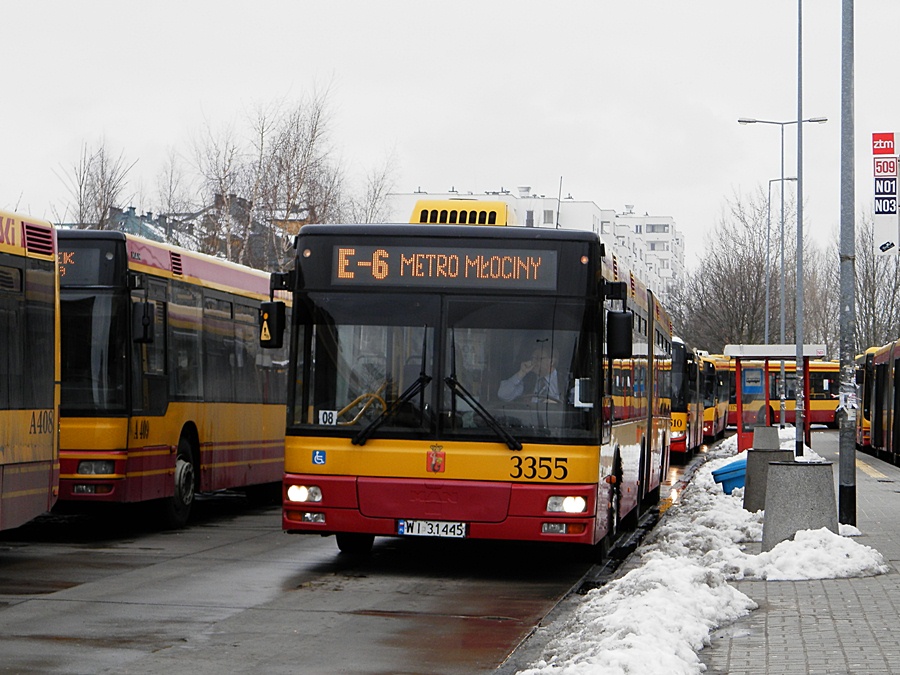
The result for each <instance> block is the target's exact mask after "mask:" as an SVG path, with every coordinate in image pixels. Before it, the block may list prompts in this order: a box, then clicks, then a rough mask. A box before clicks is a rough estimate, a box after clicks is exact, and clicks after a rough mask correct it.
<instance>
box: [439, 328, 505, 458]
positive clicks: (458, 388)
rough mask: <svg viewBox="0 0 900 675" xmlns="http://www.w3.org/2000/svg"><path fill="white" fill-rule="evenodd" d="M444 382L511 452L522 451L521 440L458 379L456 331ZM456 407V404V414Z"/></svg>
mask: <svg viewBox="0 0 900 675" xmlns="http://www.w3.org/2000/svg"><path fill="white" fill-rule="evenodd" d="M444 382H446V384H447V386H448V387H450V389H451V390H452V391H453V393H454V394H456V395H457V396H459V397H460V398H461V399H462V400H463V401H465V402H466V403H468V404H469V405H470V406H472V410H474V411H475V412H477V413H478V414H479V415H480V416H481V419H483V420H484V421H485V422H487V425H488V426H489V427H490V428H491V429H492V430H493V431H494V433H495V434H497V435H498V436H499V437H500V438H501V439H503V442H504V443H506V445H507V447H508V448H509V449H510V450H521V449H522V444H521V443H520V442H519V440H518V439H517V438H516V437H515V436H513V435H512V434H511V433H509V432H508V431H507V430H506V429H504V428H503V427H502V426H501V425H500V422H498V421H497V418H496V417H494V416H493V415H492V414H491V413H490V412H489V411H488V410H487V409H486V408H485V407H484V406H483V405H481V403H479V402H478V400H477V399H476V398H475V397H474V396H472V394H471V393H470V392H469V391H468V390H467V389H466V388H465V387H464V386H462V384H460V382H459V380H457V379H456V331H455V330H452V329H451V331H450V375H449V376H448V377H445V378H444ZM455 408H456V405H455V404H454V412H455Z"/></svg>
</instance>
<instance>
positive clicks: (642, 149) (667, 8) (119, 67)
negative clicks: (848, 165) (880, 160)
mask: <svg viewBox="0 0 900 675" xmlns="http://www.w3.org/2000/svg"><path fill="white" fill-rule="evenodd" d="M840 4H841V3H840V0H830V1H827V2H826V1H825V0H806V2H805V4H804V29H805V30H804V64H805V68H804V106H803V109H804V116H806V117H810V116H825V117H828V118H829V122H828V123H827V124H825V125H806V129H805V136H804V139H805V141H804V156H805V160H806V161H805V163H804V164H805V182H804V193H805V196H806V215H807V219H808V230H807V232H808V233H809V234H810V236H813V237H816V238H820V239H822V240H825V239H830V238H831V237H832V235H833V233H834V232H836V230H837V227H838V224H839V217H840V214H839V178H840V176H839V134H840V119H839V116H840ZM2 16H3V18H4V24H5V25H4V31H3V34H4V37H3V41H2V49H3V53H4V60H5V63H6V65H5V67H4V71H5V74H6V75H7V77H6V78H5V82H6V89H5V91H6V97H5V105H4V106H3V113H2V117H3V124H2V125H0V134H2V147H3V155H4V162H3V163H2V167H0V206H2V207H3V208H17V209H18V210H21V211H25V212H29V213H32V214H33V215H36V216H44V217H48V218H51V219H52V217H53V214H54V210H53V209H54V207H55V208H56V210H57V211H59V210H60V206H61V205H62V204H63V203H64V202H65V201H66V199H67V192H66V188H65V186H64V184H63V183H62V182H61V180H60V179H59V178H58V174H60V173H64V172H66V171H67V170H69V168H70V167H71V165H72V164H73V163H74V162H75V161H76V160H77V158H78V154H79V149H80V147H81V145H82V143H84V142H87V143H88V144H94V145H96V144H97V143H98V142H99V141H100V140H101V139H102V140H103V141H104V142H105V143H106V144H107V146H108V148H110V149H111V150H112V151H113V152H114V153H116V154H118V153H119V152H124V155H125V157H126V159H127V160H129V161H135V160H137V162H138V163H137V165H136V167H135V169H134V172H133V174H132V179H133V180H132V186H131V188H132V191H134V192H136V193H137V192H143V193H144V194H151V193H152V192H153V191H154V189H155V177H156V175H157V174H158V172H159V171H160V169H161V166H162V164H163V161H164V159H165V156H166V155H167V153H168V152H169V149H170V148H172V147H175V148H177V149H181V150H183V151H184V153H185V155H187V154H188V153H187V148H188V145H189V143H190V140H191V138H192V137H195V136H197V135H198V133H199V132H200V131H201V130H202V129H203V127H204V126H205V125H207V124H208V125H211V126H212V127H214V128H218V127H222V126H226V125H229V124H231V125H233V126H234V127H235V128H236V129H249V125H248V124H247V122H246V119H247V116H248V115H249V114H250V113H251V112H252V111H253V109H254V108H255V107H256V106H258V105H259V104H261V103H268V102H272V101H274V100H276V99H279V98H286V99H288V100H291V99H296V98H299V97H300V96H301V95H302V94H303V93H304V92H308V91H310V89H311V88H312V87H313V86H319V87H320V88H322V87H325V86H329V87H330V88H331V98H330V101H331V106H332V112H333V140H334V141H335V144H336V146H337V148H338V150H339V152H340V155H341V157H342V158H343V160H344V162H345V163H346V165H347V168H348V170H349V171H350V173H351V176H354V177H356V178H358V179H361V178H362V176H363V175H364V174H365V172H366V171H367V170H368V169H369V168H372V167H373V166H375V165H377V164H380V163H382V162H383V161H384V160H385V158H386V157H387V156H388V155H390V154H391V153H394V156H395V157H396V159H397V167H396V168H397V171H396V189H397V190H398V191H404V192H407V191H413V190H415V189H416V188H421V189H423V190H430V191H434V192H440V191H446V190H447V189H449V188H450V187H451V186H452V187H455V188H456V189H457V190H460V191H468V190H472V191H474V192H483V191H485V190H497V189H499V188H501V187H504V188H507V189H514V188H515V187H516V186H517V185H531V186H532V188H533V189H534V190H535V191H536V192H538V193H543V194H547V195H555V194H556V193H557V191H558V189H559V181H560V177H562V180H563V195H564V196H565V195H566V194H568V193H571V194H572V195H573V196H574V197H576V198H579V199H590V200H593V201H594V202H596V203H597V204H598V205H599V206H601V207H604V208H615V209H617V210H622V209H623V208H624V206H625V204H634V205H635V211H636V212H638V213H644V212H645V211H647V212H650V213H651V214H659V215H671V216H673V217H674V218H675V219H676V222H677V223H678V225H679V227H680V228H681V229H682V230H683V231H684V232H685V233H686V235H687V241H688V246H689V249H694V250H696V248H697V247H702V241H701V237H704V236H709V235H710V234H711V233H712V232H713V230H714V226H715V224H716V222H717V220H718V218H719V216H720V215H721V213H722V209H723V206H724V204H725V200H726V199H727V198H729V197H731V196H732V195H733V194H734V193H736V192H740V193H743V194H748V193H751V192H755V191H756V190H757V189H758V188H759V186H764V187H765V186H767V185H768V181H769V179H772V178H778V177H779V175H780V174H779V172H780V136H779V130H778V127H777V126H763V125H755V126H746V127H745V126H739V125H738V124H737V121H736V120H737V118H738V117H757V118H761V119H770V120H779V121H786V120H791V119H795V118H796V112H797V101H796V92H797V81H796V77H797V3H796V2H793V1H790V0H757V1H755V2H738V1H732V0H687V1H682V2H675V1H673V0H630V1H627V2H626V1H621V0H593V1H577V2H538V1H528V0H524V1H523V0H515V1H505V0H504V1H494V0H478V1H470V0H463V1H457V2H441V3H437V2H428V1H425V0H418V1H407V0H402V1H401V0H390V1H369V2H364V1H361V0H360V1H357V2H351V1H340V0H338V1H333V0H329V1H327V2H326V1H325V0H317V1H316V2H300V1H296V2H287V1H278V0H258V1H257V2H253V3H238V2H232V1H227V0H220V1H219V2H206V1H204V2H199V1H190V0H188V1H186V2H185V1H178V2H172V1H168V0H167V1H163V2H160V1H157V0H154V1H153V2H149V3H137V2H130V1H126V2H122V1H119V2H99V1H82V2H55V1H54V2H40V1H38V2H35V1H24V0H11V1H10V2H7V3H5V4H4V11H3V13H2ZM898 26H900V2H897V0H865V1H858V2H856V116H857V118H856V133H857V143H856V165H857V166H856V168H857V210H860V209H864V208H865V209H871V203H872V192H873V179H872V166H871V165H872V160H871V148H870V139H871V133H872V132H873V131H894V130H896V131H898V132H900V128H897V127H900V105H898V103H900V100H898V99H900V94H898V92H897V87H896V85H895V82H896V79H897V78H896V74H895V73H893V72H892V71H893V69H894V66H891V63H896V60H897V59H896V36H895V34H896V31H897V27H898ZM794 129H795V127H787V132H786V134H785V138H786V144H785V152H786V159H785V162H786V168H785V171H786V174H787V175H788V176H793V175H796V143H795V142H796V132H795V131H794ZM898 139H900V135H898ZM138 182H140V185H138ZM776 194H777V193H776ZM135 206H138V207H139V208H144V209H149V208H152V206H153V205H152V203H138V204H135Z"/></svg>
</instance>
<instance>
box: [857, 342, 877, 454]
mask: <svg viewBox="0 0 900 675" xmlns="http://www.w3.org/2000/svg"><path fill="white" fill-rule="evenodd" d="M881 349H882V348H881V347H869V348H868V349H867V350H866V351H865V352H864V353H862V354H858V355H857V357H856V389H857V392H858V402H857V403H858V405H859V409H858V410H857V411H856V447H858V448H859V449H861V450H870V449H871V446H872V439H871V430H872V401H873V400H874V398H875V354H876V353H878V351H879V350H881Z"/></svg>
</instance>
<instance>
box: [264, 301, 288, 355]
mask: <svg viewBox="0 0 900 675" xmlns="http://www.w3.org/2000/svg"><path fill="white" fill-rule="evenodd" d="M284 317H285V305H284V303H283V302H277V301H276V302H264V303H262V304H261V305H260V306H259V345H260V347H264V348H267V349H281V347H282V346H283V344H284V328H285V326H284V324H285V319H284Z"/></svg>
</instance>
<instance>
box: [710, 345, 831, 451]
mask: <svg viewBox="0 0 900 675" xmlns="http://www.w3.org/2000/svg"><path fill="white" fill-rule="evenodd" d="M725 356H726V357H728V358H730V359H733V360H734V395H735V404H736V412H737V415H736V417H735V420H736V424H737V434H738V452H743V451H744V450H746V449H748V448H751V447H753V429H754V427H757V426H773V424H774V423H775V419H776V415H774V414H773V411H772V406H771V400H772V397H773V396H772V393H773V392H772V389H773V388H772V386H771V385H772V380H771V377H770V373H771V372H772V367H771V366H770V364H772V362H773V361H774V362H775V364H777V365H775V368H776V370H777V371H779V372H780V373H781V380H780V385H779V392H782V393H783V392H784V391H785V377H784V369H783V367H782V366H783V363H784V362H785V361H792V362H793V361H796V360H797V347H796V345H726V346H725ZM824 356H825V345H803V363H798V364H796V370H795V372H796V373H797V374H802V385H803V386H802V390H800V391H799V392H798V393H800V396H797V397H796V399H797V407H796V408H795V410H794V414H795V417H794V423H795V425H796V423H797V417H796V415H797V413H798V409H799V408H801V405H802V409H803V410H804V411H805V410H806V406H807V405H808V403H807V402H808V401H809V360H810V359H811V358H823V357H824ZM796 389H797V387H796V384H795V390H796ZM780 399H781V396H780V395H779V396H778V398H777V399H776V400H778V405H779V409H780V407H781V400H780ZM809 419H810V418H809V415H808V414H804V415H803V438H804V441H805V443H806V445H807V446H809V445H810V444H811V442H810V421H809Z"/></svg>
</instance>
